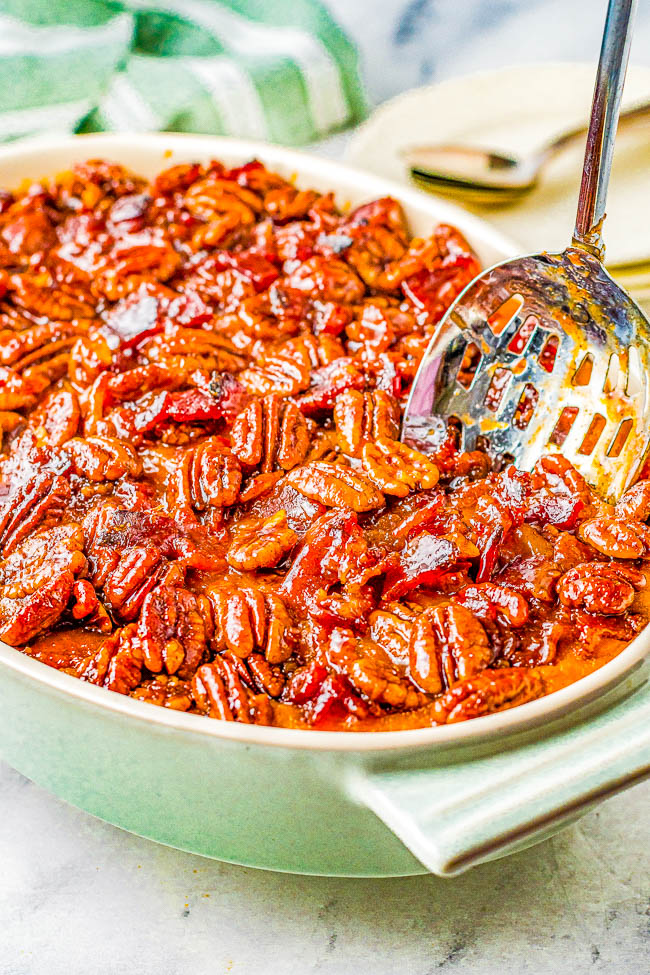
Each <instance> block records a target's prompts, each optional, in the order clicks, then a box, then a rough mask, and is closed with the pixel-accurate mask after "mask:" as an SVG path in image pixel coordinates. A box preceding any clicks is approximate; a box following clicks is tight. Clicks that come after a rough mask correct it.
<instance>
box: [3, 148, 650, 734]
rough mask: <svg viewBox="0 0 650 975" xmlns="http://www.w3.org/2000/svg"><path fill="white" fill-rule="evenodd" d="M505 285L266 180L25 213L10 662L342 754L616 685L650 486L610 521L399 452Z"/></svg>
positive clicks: (542, 467)
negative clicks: (610, 666) (450, 323)
mask: <svg viewBox="0 0 650 975" xmlns="http://www.w3.org/2000/svg"><path fill="white" fill-rule="evenodd" d="M478 268H479V265H478V262H477V259H476V256H475V255H474V254H473V253H472V250H471V248H470V246H469V244H468V242H467V241H466V240H465V239H464V238H463V236H462V235H461V234H460V232H459V231H457V230H456V229H455V228H453V227H450V226H447V225H440V226H438V227H434V228H432V231H431V233H430V234H429V236H428V237H426V238H422V239H420V238H412V237H411V235H410V232H409V227H408V222H407V219H406V216H405V214H404V213H403V211H402V208H401V206H400V204H399V203H398V202H397V201H396V200H393V199H392V198H389V197H385V198H382V199H379V200H374V201H370V202H368V203H364V204H363V205H361V206H359V207H357V208H356V209H352V210H351V211H350V210H345V211H343V210H342V209H340V208H339V206H338V205H337V201H336V199H335V196H334V194H332V193H321V192H318V191H316V190H313V189H311V188H309V187H306V186H298V185H294V184H293V182H292V181H290V180H287V179H285V178H284V177H282V176H281V175H280V174H278V173H273V172H271V171H269V170H268V169H266V167H265V166H264V165H263V164H262V163H261V162H258V161H256V160H253V161H250V162H247V163H244V164H243V165H240V166H236V167H234V168H230V167H227V166H225V165H224V164H222V163H221V162H219V161H218V160H211V161H210V162H207V163H183V164H181V165H176V166H173V167H171V168H170V169H168V170H167V171H165V172H163V173H159V174H158V175H157V176H156V177H155V179H153V180H151V181H147V180H145V179H143V178H140V177H138V176H135V175H134V174H132V173H130V172H129V171H128V170H126V169H125V168H124V167H122V166H120V165H118V164H115V163H108V162H105V161H103V160H90V161H88V162H86V163H80V164H78V165H75V166H74V167H73V169H72V170H71V171H70V172H68V173H63V174H61V175H59V176H56V177H49V178H44V179H43V180H42V181H41V182H40V183H38V184H34V185H33V186H31V187H28V186H24V187H21V189H20V190H18V191H12V192H8V191H7V192H3V191H2V190H0V439H1V444H0V639H4V640H5V641H8V642H10V643H12V644H14V645H16V646H19V647H20V648H22V649H23V651H24V652H25V653H28V654H32V655H33V656H34V658H35V659H37V660H39V661H42V662H44V663H46V664H48V665H51V666H55V667H58V668H60V669H61V670H64V671H65V672H67V673H70V674H74V675H76V676H77V677H79V678H80V679H82V680H86V681H91V682H94V683H96V684H99V685H101V686H104V687H107V688H110V689H112V690H114V691H117V692H119V693H122V694H126V695H129V696H131V697H133V698H134V699H136V700H139V701H147V702H150V703H152V704H157V705H158V706H161V707H167V708H171V709H173V710H180V711H188V712H190V713H193V714H195V715H207V716H209V717H212V718H217V719H220V720H227V721H240V722H246V723H249V722H255V723H257V724H268V725H283V726H288V727H294V728H319V729H336V730H339V731H343V730H346V731H354V730H373V731H381V730H395V729H405V728H414V727H423V726H428V725H431V724H434V723H444V722H448V721H450V722H453V721H460V720H466V719H469V718H472V717H476V716H479V715H482V714H488V713H490V712H492V711H498V710H500V709H503V708H509V707H513V706H515V705H517V704H520V703H524V702H526V701H528V700H532V699H533V698H535V697H538V696H539V695H541V694H544V693H549V692H551V691H553V690H555V689H557V688H558V687H563V686H565V685H566V684H567V683H568V682H570V681H572V680H576V679H578V678H579V677H581V676H582V675H583V674H588V673H590V672H592V671H593V670H594V669H595V668H597V667H599V666H601V665H602V664H603V663H604V662H605V661H606V660H609V659H610V658H611V656H612V654H613V653H615V652H617V651H618V650H620V649H622V648H623V647H624V646H625V645H626V644H627V643H628V642H629V641H630V640H632V639H633V638H634V637H635V636H636V634H637V633H639V632H640V630H641V628H642V627H643V626H644V625H645V624H646V622H647V620H648V616H649V611H648V603H647V599H646V598H645V595H644V594H643V593H642V591H643V590H644V589H646V587H647V584H648V581H650V580H649V579H648V574H647V571H646V568H645V563H646V562H648V561H650V527H649V526H648V525H647V524H646V522H647V521H648V520H650V481H647V480H641V481H639V482H638V483H637V484H635V485H633V486H632V487H630V488H628V490H627V491H626V492H625V493H624V494H623V496H622V497H621V498H620V500H619V501H618V503H617V504H616V505H614V506H613V505H610V504H606V503H605V502H604V501H603V500H602V499H601V498H599V497H598V496H597V494H596V493H595V491H593V490H592V489H591V487H590V486H589V484H587V482H586V481H585V479H584V478H583V477H582V476H581V475H580V474H579V473H578V472H577V471H576V470H575V469H574V468H573V467H572V466H571V464H570V463H569V462H568V461H567V460H566V458H565V457H564V456H562V455H561V454H548V455H546V456H544V457H543V458H542V459H541V460H540V461H539V462H538V463H537V464H536V465H535V468H534V469H533V470H532V471H530V472H529V471H519V470H516V469H515V468H514V467H512V466H509V465H508V464H506V463H504V461H505V458H496V457H493V456H491V455H488V453H487V452H486V451H485V450H484V449H482V445H481V444H480V443H477V444H476V446H475V449H474V450H472V451H471V452H469V453H466V452H463V451H462V450H461V443H462V437H460V436H459V430H458V429H457V427H456V425H454V424H452V425H451V426H450V427H449V429H448V430H447V431H446V432H445V431H441V436H440V438H439V439H438V441H437V443H436V444H435V445H433V444H432V445H431V447H429V446H428V445H427V446H426V447H424V445H422V446H423V449H425V450H426V451H427V453H422V452H420V450H418V449H414V448H416V447H417V446H418V445H417V444H414V445H413V446H410V445H405V444H403V443H401V442H400V440H399V435H400V427H401V419H402V413H403V410H404V408H405V404H406V403H407V402H408V397H409V392H410V386H411V384H412V382H413V379H414V377H415V375H416V371H417V368H418V365H419V363H420V361H421V359H422V357H423V355H424V354H425V351H426V348H427V346H428V343H429V341H430V338H431V335H432V334H434V332H435V329H436V327H437V324H438V322H439V320H440V318H441V316H442V315H443V314H444V313H445V311H446V310H447V308H448V307H449V306H450V304H451V302H452V301H453V300H454V298H455V296H456V295H457V294H458V293H459V292H460V291H461V290H462V289H463V288H464V287H465V286H466V285H467V284H468V283H469V281H471V280H472V278H473V277H474V276H475V274H476V273H477V271H478ZM463 368H464V366H463ZM461 419H462V418H461ZM429 450H431V453H430V454H429V452H428V451H429ZM638 594H641V595H638ZM196 720H200V719H199V718H198V717H197V718H196Z"/></svg>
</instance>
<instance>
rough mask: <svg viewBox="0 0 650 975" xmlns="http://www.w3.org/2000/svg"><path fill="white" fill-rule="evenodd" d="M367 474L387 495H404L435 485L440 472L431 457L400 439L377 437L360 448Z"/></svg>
mask: <svg viewBox="0 0 650 975" xmlns="http://www.w3.org/2000/svg"><path fill="white" fill-rule="evenodd" d="M361 462H362V465H363V469H364V470H365V472H366V473H367V475H368V477H369V478H370V479H371V480H372V481H374V483H375V484H376V485H377V487H378V488H379V489H380V490H381V491H383V492H384V494H392V495H396V496H397V497H400V498H405V497H406V496H407V494H408V493H409V491H412V490H413V489H415V488H416V487H420V488H424V489H427V490H428V489H430V488H433V487H435V486H436V484H437V483H438V478H439V476H440V473H439V471H438V468H437V467H436V465H435V464H433V463H432V462H431V461H430V460H429V458H428V457H425V455H424V454H421V453H420V452H419V451H417V450H413V448H412V447H407V446H406V444H403V443H400V441H399V440H381V439H380V440H376V441H375V442H374V443H367V444H365V445H364V447H363V449H362V451H361Z"/></svg>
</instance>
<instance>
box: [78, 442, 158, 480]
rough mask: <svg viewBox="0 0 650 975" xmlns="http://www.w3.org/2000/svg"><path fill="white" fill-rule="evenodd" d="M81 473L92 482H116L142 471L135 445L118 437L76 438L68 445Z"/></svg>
mask: <svg viewBox="0 0 650 975" xmlns="http://www.w3.org/2000/svg"><path fill="white" fill-rule="evenodd" d="M65 449H66V452H67V453H68V454H70V456H71V458H72V464H73V467H74V470H75V472H76V473H77V474H82V475H83V476H84V477H87V478H88V480H90V481H116V480H117V479H118V478H120V477H123V476H124V475H125V474H132V475H134V476H135V477H137V476H138V474H139V473H140V471H141V470H142V465H141V463H140V459H139V458H138V455H137V454H136V452H135V450H134V449H133V447H132V446H131V445H130V444H128V443H125V442H124V441H122V440H117V439H115V438H114V437H87V438H86V439H85V440H82V439H81V438H77V437H74V438H73V439H72V440H68V441H67V443H66V444H65Z"/></svg>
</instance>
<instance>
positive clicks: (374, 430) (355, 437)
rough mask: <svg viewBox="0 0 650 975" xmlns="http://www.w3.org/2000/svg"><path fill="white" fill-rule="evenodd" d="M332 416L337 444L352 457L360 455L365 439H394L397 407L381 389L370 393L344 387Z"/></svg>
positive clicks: (396, 424) (397, 416) (397, 420)
mask: <svg viewBox="0 0 650 975" xmlns="http://www.w3.org/2000/svg"><path fill="white" fill-rule="evenodd" d="M333 416H334V423H335V426H336V433H337V438H338V442H339V446H340V448H341V450H342V451H343V453H345V454H349V455H350V456H352V457H357V456H358V455H359V454H360V452H361V447H362V446H363V445H364V443H366V441H368V440H370V441H374V440H377V439H385V440H395V439H396V438H397V435H398V433H399V407H398V405H397V402H396V400H395V399H394V397H392V396H390V395H389V394H388V393H386V392H384V390H383V389H376V390H374V391H373V392H369V393H362V392H360V391H359V390H358V389H346V390H345V391H344V392H343V393H341V394H340V395H339V396H337V398H336V402H335V404H334V413H333Z"/></svg>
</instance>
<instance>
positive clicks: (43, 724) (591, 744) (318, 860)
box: [0, 135, 650, 876]
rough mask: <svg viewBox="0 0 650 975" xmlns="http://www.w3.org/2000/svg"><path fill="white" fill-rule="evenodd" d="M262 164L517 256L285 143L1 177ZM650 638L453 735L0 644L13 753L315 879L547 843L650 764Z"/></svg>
mask: <svg viewBox="0 0 650 975" xmlns="http://www.w3.org/2000/svg"><path fill="white" fill-rule="evenodd" d="M254 156H256V157H258V158H260V159H261V160H262V161H263V162H265V163H266V164H268V165H269V166H270V167H272V168H274V169H277V170H278V171H280V172H282V173H283V174H284V175H289V174H291V175H293V174H295V176H296V178H297V180H298V182H304V183H305V185H309V186H314V187H316V188H319V189H323V190H330V189H332V190H334V191H336V193H337V195H338V198H339V201H340V202H346V201H349V202H350V203H351V204H358V203H361V202H363V201H365V200H369V199H372V198H376V197H378V196H384V195H387V194H391V195H394V196H396V197H398V198H399V199H400V200H401V201H402V203H403V205H404V207H405V210H406V213H407V216H408V218H409V221H410V224H411V228H412V230H413V232H414V233H415V234H425V233H426V232H428V230H429V229H430V227H431V226H432V225H433V224H435V223H436V222H439V221H441V220H444V221H448V222H450V223H453V224H455V225H456V226H458V228H459V229H460V230H461V231H462V232H463V233H464V234H466V236H467V237H468V239H469V240H470V242H471V243H472V244H473V246H474V247H475V249H476V250H477V252H478V253H479V256H480V257H481V259H482V260H483V262H484V263H491V262H494V261H496V260H499V259H500V258H502V257H506V256H509V255H510V254H512V253H514V252H515V250H516V249H515V247H514V246H513V245H512V244H510V243H509V242H508V241H507V240H505V239H504V238H502V237H501V236H500V235H499V234H497V233H496V232H494V231H492V230H491V229H490V228H489V227H488V226H487V225H485V224H483V223H482V222H481V221H479V220H478V219H476V218H474V217H471V216H470V215H468V214H465V213H464V212H463V211H462V210H459V209H458V208H456V207H454V206H452V205H450V204H448V203H445V202H443V201H440V200H436V199H434V198H433V197H428V196H425V195H424V194H420V193H418V192H417V191H414V190H409V189H404V188H402V187H399V186H397V185H393V184H391V183H389V182H386V181H385V180H382V179H378V178H376V177H373V176H370V175H368V174H366V173H363V172H359V171H354V170H351V169H348V168H346V167H344V166H341V165H339V164H336V163H333V162H330V161H327V160H322V159H318V158H317V157H314V156H309V155H306V154H301V153H298V152H295V151H292V150H286V149H283V148H280V147H277V146H267V145H261V144H255V143H248V142H240V141H235V140H228V139H217V138H213V137H208V136H179V135H122V136H113V135H99V136H83V137H76V138H66V139H60V140H56V139H50V140H38V141H34V142H30V143H23V144H22V145H18V146H14V147H10V148H8V149H4V150H2V151H1V152H0V186H15V185H17V184H19V183H20V182H21V181H22V180H24V179H26V178H30V179H37V178H38V177H40V176H42V175H44V174H47V173H52V172H57V171H60V170H62V169H66V168H68V167H69V166H70V165H71V164H72V163H74V162H79V161H82V160H84V159H87V158H91V157H105V158H109V159H113V160H115V161H117V162H121V163H123V164H125V165H126V166H129V167H132V168H133V169H134V170H136V171H139V172H142V173H144V174H145V175H153V174H154V173H155V172H157V171H158V170H160V169H161V168H163V167H164V166H168V165H171V164H173V163H176V162H183V161H188V160H194V159H199V160H201V159H207V158H211V157H218V158H220V159H223V160H224V161H225V162H227V163H230V164H235V163H237V162H241V161H244V160H246V159H249V158H251V157H254ZM649 650H650V631H649V630H646V631H644V632H643V633H641V634H640V635H639V636H638V637H637V638H636V639H635V640H634V642H633V643H631V644H630V645H629V646H628V647H627V648H626V649H625V650H624V651H623V653H621V654H620V655H619V656H618V657H617V658H615V659H614V660H612V661H611V662H609V663H607V664H606V665H605V666H603V667H602V668H601V669H600V670H598V671H596V672H595V673H592V674H591V675H589V676H588V677H585V678H583V679H582V680H580V681H578V682H577V683H575V684H573V685H572V686H570V687H567V688H564V689H563V690H561V691H557V692H556V693H554V694H551V695H549V696H548V697H545V698H542V699H540V700H537V701H534V702H531V703H529V704H524V705H522V706H520V707H518V708H514V709H512V710H510V711H505V712H502V713H498V714H494V715H490V716H487V717H483V718H477V719H475V720H473V721H470V722H467V723H464V724H460V725H452V726H446V727H436V728H427V729H419V730H414V731H400V732H382V733H368V732H366V733H359V734H345V733H337V732H321V731H297V730H289V729H282V728H268V727H260V726H255V725H241V724H236V723H232V722H221V721H215V720H212V719H208V718H201V717H197V716H195V715H188V714H184V713H179V712H175V711H170V710H166V709H163V708H156V707H152V706H151V705H150V704H146V703H142V702H139V701H136V700H133V699H131V698H127V697H123V696H121V695H118V694H115V693H112V692H111V691H107V690H104V689H103V688H98V687H95V686H93V685H91V684H86V683H82V682H81V681H78V680H76V679H75V678H73V677H69V676H68V675H66V674H63V673H60V672H58V671H56V670H53V669H51V668H49V667H47V666H46V665H44V664H42V663H40V662H38V661H36V660H33V659H31V658H29V657H27V656H25V655H24V654H21V653H20V652H19V651H17V650H14V649H12V648H11V647H8V646H6V645H4V644H0V752H1V753H2V755H3V757H4V758H5V760H6V761H7V762H9V763H10V764H11V765H12V766H13V767H14V768H16V769H18V770H19V771H20V772H22V773H23V774H25V775H27V776H29V777H30V778H31V779H33V780H34V781H35V782H37V783H39V784H41V785H43V786H44V787H45V788H47V789H49V790H51V791H52V792H53V793H55V794H56V795H58V796H60V797H61V798H63V799H66V800H67V801H68V802H71V803H73V804H74V805H76V806H79V807H80V808H82V809H85V810H87V811H88V812H90V813H92V814H93V815H95V816H98V817H100V818H102V819H104V820H106V821H108V822H110V823H114V824H115V825H117V826H121V827H122V828H124V829H127V830H130V831H132V832H134V833H138V834H140V835H142V836H146V837H149V838H151V839H153V840H157V841H158V842H161V843H166V844H168V845H170V846H174V847H178V848H180V849H184V850H189V851H192V852H195V853H200V854H202V855H204V856H210V857H215V858H218V859H222V860H228V861H232V862H235V863H242V864H247V865H250V866H257V867H264V868H267V869H273V870H285V871H291V872H299V873H313V874H329V875H340V876H399V875H408V874H416V873H423V872H426V871H427V870H429V871H433V872H435V873H438V874H441V875H451V874H454V873H458V872H460V871H462V870H464V869H467V868H468V867H470V866H472V865H474V864H476V863H479V862H481V861H483V860H487V859H491V858H494V857H498V856H501V855H503V854H505V853H509V852H512V851H514V850H516V849H520V848H522V847H524V846H527V845H530V844H532V843H534V842H537V841H539V840H541V839H543V838H545V837H546V836H549V835H550V834H551V833H553V832H554V831H556V830H557V829H559V828H560V827H561V826H562V825H564V824H566V823H568V822H571V821H572V820H574V819H575V818H577V817H578V816H579V815H581V814H582V813H583V812H585V811H586V810H587V809H589V808H590V807H591V806H593V805H594V804H595V803H596V802H598V801H600V800H602V799H604V798H606V797H607V796H609V795H612V794H613V793H615V792H618V791H620V790H622V789H624V788H625V787H627V786H629V785H632V784H634V783H635V782H638V781H640V780H641V779H642V778H643V777H644V776H647V775H648V774H649V773H650V684H649V683H648V682H647V681H648V676H649V670H650V665H649V664H648V651H649Z"/></svg>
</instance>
